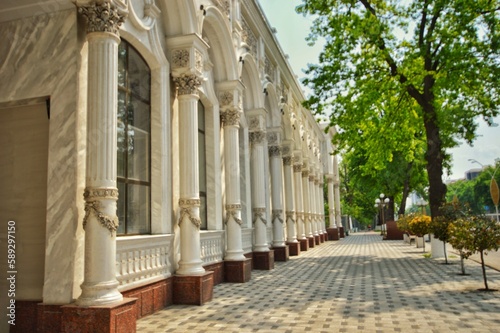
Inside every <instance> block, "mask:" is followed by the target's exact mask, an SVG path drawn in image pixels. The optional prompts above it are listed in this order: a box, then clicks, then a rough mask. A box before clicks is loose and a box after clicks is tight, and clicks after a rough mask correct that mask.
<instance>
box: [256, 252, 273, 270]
mask: <svg viewBox="0 0 500 333" xmlns="http://www.w3.org/2000/svg"><path fill="white" fill-rule="evenodd" d="M253 268H254V269H259V270H271V269H274V250H269V251H263V252H254V253H253Z"/></svg>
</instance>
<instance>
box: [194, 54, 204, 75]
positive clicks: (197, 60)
mask: <svg viewBox="0 0 500 333" xmlns="http://www.w3.org/2000/svg"><path fill="white" fill-rule="evenodd" d="M194 67H195V68H196V70H197V71H198V72H200V73H201V72H203V55H202V54H201V52H200V51H198V50H195V51H194Z"/></svg>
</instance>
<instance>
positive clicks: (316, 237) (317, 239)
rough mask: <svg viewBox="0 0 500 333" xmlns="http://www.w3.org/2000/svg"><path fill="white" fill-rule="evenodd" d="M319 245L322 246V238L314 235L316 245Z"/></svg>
mask: <svg viewBox="0 0 500 333" xmlns="http://www.w3.org/2000/svg"><path fill="white" fill-rule="evenodd" d="M319 244H321V236H320V235H314V245H319Z"/></svg>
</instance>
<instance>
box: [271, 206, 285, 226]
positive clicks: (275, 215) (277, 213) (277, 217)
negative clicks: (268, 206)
mask: <svg viewBox="0 0 500 333" xmlns="http://www.w3.org/2000/svg"><path fill="white" fill-rule="evenodd" d="M282 214H283V210H282V209H273V211H272V215H273V217H272V221H273V223H274V220H278V221H279V222H280V223H281V224H283V218H282V217H281V215H282Z"/></svg>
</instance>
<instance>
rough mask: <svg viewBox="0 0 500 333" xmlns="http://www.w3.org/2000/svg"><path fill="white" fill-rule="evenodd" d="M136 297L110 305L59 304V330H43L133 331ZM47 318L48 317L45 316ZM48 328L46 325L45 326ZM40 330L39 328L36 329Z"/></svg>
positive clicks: (89, 332) (118, 332)
mask: <svg viewBox="0 0 500 333" xmlns="http://www.w3.org/2000/svg"><path fill="white" fill-rule="evenodd" d="M135 303H136V299H135V298H124V299H123V301H122V302H119V303H114V304H111V305H102V306H89V307H81V306H77V305H73V304H70V305H64V306H61V308H60V309H61V313H60V316H61V330H60V331H50V330H48V329H47V330H44V331H45V332H64V333H74V332H79V333H135V332H136V320H137V313H136V310H137V308H136V306H135ZM46 319H48V318H46ZM45 327H46V328H48V327H47V326H45ZM38 332H40V330H39V331H38Z"/></svg>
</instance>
